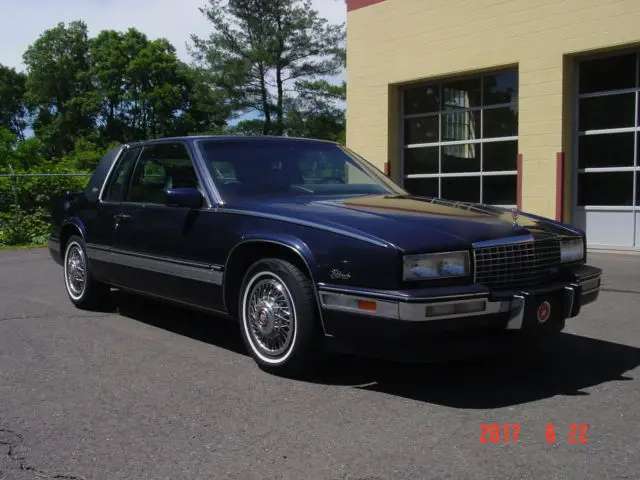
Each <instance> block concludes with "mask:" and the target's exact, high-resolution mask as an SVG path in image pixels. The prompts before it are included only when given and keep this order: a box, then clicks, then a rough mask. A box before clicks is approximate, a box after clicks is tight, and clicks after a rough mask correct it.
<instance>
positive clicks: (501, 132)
mask: <svg viewBox="0 0 640 480" xmlns="http://www.w3.org/2000/svg"><path fill="white" fill-rule="evenodd" d="M402 105H403V112H402V121H403V136H404V148H403V162H402V165H403V176H404V188H405V189H406V190H408V191H409V192H410V193H413V194H415V195H422V196H430V197H440V198H444V199H449V200H461V201H469V202H481V203H486V204H493V205H505V206H514V205H515V204H516V203H517V198H516V197H517V157H518V72H517V70H509V71H501V72H496V73H489V74H484V75H478V76H474V77H469V78H461V79H454V80H446V81H440V82H433V83H429V84H425V85H419V86H412V87H408V88H406V89H404V91H403V101H402Z"/></svg>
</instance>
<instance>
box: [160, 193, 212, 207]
mask: <svg viewBox="0 0 640 480" xmlns="http://www.w3.org/2000/svg"><path fill="white" fill-rule="evenodd" d="M202 203H203V198H202V194H201V193H200V191H199V190H198V189H197V188H172V189H169V190H165V191H164V204H165V205H169V206H172V207H187V208H200V207H202Z"/></svg>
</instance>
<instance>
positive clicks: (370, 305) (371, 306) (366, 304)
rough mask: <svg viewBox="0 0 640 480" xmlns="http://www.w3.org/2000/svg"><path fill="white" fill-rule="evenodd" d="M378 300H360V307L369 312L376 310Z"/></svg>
mask: <svg viewBox="0 0 640 480" xmlns="http://www.w3.org/2000/svg"><path fill="white" fill-rule="evenodd" d="M376 308H377V307H376V302H373V301H371V300H358V309H360V310H367V311H369V312H375V311H376Z"/></svg>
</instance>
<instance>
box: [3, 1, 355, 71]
mask: <svg viewBox="0 0 640 480" xmlns="http://www.w3.org/2000/svg"><path fill="white" fill-rule="evenodd" d="M206 4H207V1H206V0H21V1H19V0H0V11H2V12H4V14H3V15H1V16H0V64H3V65H6V66H9V67H14V68H15V69H17V70H24V64H23V63H22V54H23V53H24V51H25V50H26V49H27V47H28V46H29V45H30V44H32V43H33V42H34V41H35V40H36V39H37V38H38V36H39V35H40V34H41V33H42V32H43V31H44V30H46V29H48V28H51V27H54V26H55V25H56V24H57V23H58V22H65V23H68V22H70V21H73V20H84V21H85V22H86V24H87V26H88V28H89V34H90V35H91V36H94V35H96V34H97V33H98V32H99V31H100V30H104V29H112V30H121V31H125V30H127V29H128V28H129V27H135V28H137V29H138V30H140V31H141V32H143V33H145V34H146V35H147V36H148V37H149V38H150V39H154V38H158V37H164V38H167V39H168V40H169V41H170V42H171V43H172V44H173V45H174V47H176V50H177V53H178V56H179V57H180V58H181V59H182V60H184V61H189V60H190V57H189V55H188V54H187V49H186V43H187V42H188V41H189V40H190V35H191V34H192V33H195V34H196V35H198V36H200V37H205V36H207V35H208V33H209V32H210V30H211V29H210V24H209V22H208V21H207V20H206V18H205V17H204V15H202V13H201V12H200V11H199V10H198V8H199V7H202V6H204V5H206ZM313 4H314V7H315V8H316V10H318V12H320V14H321V15H322V16H323V17H325V18H327V19H328V20H329V21H330V22H331V23H342V22H345V21H346V16H347V12H346V2H345V0H313Z"/></svg>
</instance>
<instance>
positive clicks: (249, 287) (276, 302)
mask: <svg viewBox="0 0 640 480" xmlns="http://www.w3.org/2000/svg"><path fill="white" fill-rule="evenodd" d="M239 313H240V327H241V331H242V337H243V340H244V343H245V345H246V347H247V349H248V350H249V352H250V353H251V356H252V357H253V359H254V360H255V361H256V363H257V364H258V365H259V366H260V368H262V369H263V370H265V371H267V372H270V373H274V374H278V375H283V376H298V375H303V374H307V373H310V372H311V371H313V370H314V369H315V368H316V367H317V366H318V365H319V359H320V358H321V353H322V351H321V348H322V346H321V342H320V340H321V331H320V328H319V321H318V310H317V305H316V300H315V296H314V293H313V286H312V284H311V281H310V279H309V277H308V276H307V275H306V274H305V273H304V272H303V271H302V270H300V268H298V267H297V266H295V265H293V264H292V263H290V262H287V261H285V260H282V259H278V258H271V259H265V260H260V261H258V262H256V263H254V264H253V265H252V266H251V267H250V268H249V269H248V271H247V273H246V274H245V277H244V280H243V282H242V287H241V289H240V305H239Z"/></svg>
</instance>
